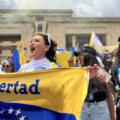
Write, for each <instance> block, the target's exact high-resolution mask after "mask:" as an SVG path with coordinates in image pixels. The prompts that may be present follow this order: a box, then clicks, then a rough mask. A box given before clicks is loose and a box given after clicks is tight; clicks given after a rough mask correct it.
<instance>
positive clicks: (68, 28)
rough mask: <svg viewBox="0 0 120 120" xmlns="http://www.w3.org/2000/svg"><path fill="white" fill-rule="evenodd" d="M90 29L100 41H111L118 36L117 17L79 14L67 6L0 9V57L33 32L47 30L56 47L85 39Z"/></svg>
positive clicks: (89, 33) (73, 44) (9, 53)
mask: <svg viewBox="0 0 120 120" xmlns="http://www.w3.org/2000/svg"><path fill="white" fill-rule="evenodd" d="M92 31H94V32H95V33H96V34H97V36H98V37H99V39H100V40H101V41H102V43H103V44H104V45H115V44H117V39H118V37H119V36H120V18H90V17H89V18H87V17H85V18H81V17H75V16H73V12H72V11H71V10H3V9H2V10H0V59H1V60H2V59H4V58H6V57H10V56H11V55H12V53H13V51H14V50H15V49H16V47H17V45H18V42H19V41H20V40H23V43H24V47H25V48H24V49H25V54H26V57H28V56H27V55H28V54H27V52H28V43H29V41H30V40H31V39H32V37H33V35H34V34H35V33H37V32H43V33H49V34H50V35H51V37H52V38H53V39H55V40H56V41H57V42H58V47H59V48H64V49H67V50H70V48H71V47H72V46H76V44H77V43H79V46H82V45H83V44H85V43H89V39H90V35H91V32H92Z"/></svg>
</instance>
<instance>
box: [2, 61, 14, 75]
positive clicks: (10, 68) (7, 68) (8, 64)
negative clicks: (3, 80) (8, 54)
mask: <svg viewBox="0 0 120 120" xmlns="http://www.w3.org/2000/svg"><path fill="white" fill-rule="evenodd" d="M1 65H2V71H3V72H4V73H11V72H14V65H13V62H12V60H10V59H9V60H4V61H3V62H2V63H1Z"/></svg>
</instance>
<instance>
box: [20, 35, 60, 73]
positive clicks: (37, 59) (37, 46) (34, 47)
mask: <svg viewBox="0 0 120 120" xmlns="http://www.w3.org/2000/svg"><path fill="white" fill-rule="evenodd" d="M29 51H30V58H31V62H29V63H27V64H24V65H22V66H21V67H20V70H19V71H20V72H25V71H35V70H45V69H50V68H58V67H59V66H58V65H57V64H56V63H55V49H54V44H53V42H52V40H51V38H50V36H49V35H45V34H42V33H39V34H36V35H35V36H34V37H33V38H32V40H31V41H30V43H29Z"/></svg>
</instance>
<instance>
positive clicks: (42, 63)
mask: <svg viewBox="0 0 120 120" xmlns="http://www.w3.org/2000/svg"><path fill="white" fill-rule="evenodd" d="M50 68H53V66H52V64H51V62H50V61H49V60H48V59H47V58H42V59H39V60H32V61H31V62H29V63H27V64H24V65H22V66H21V67H20V70H19V72H28V71H35V70H46V69H50Z"/></svg>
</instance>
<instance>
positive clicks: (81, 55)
mask: <svg viewBox="0 0 120 120" xmlns="http://www.w3.org/2000/svg"><path fill="white" fill-rule="evenodd" d="M119 40H120V39H119ZM56 50H57V43H56V42H55V41H54V40H52V39H51V38H50V36H49V35H46V34H42V33H39V34H36V35H35V36H34V37H33V38H32V40H31V41H30V43H29V51H30V59H31V61H30V62H28V63H26V64H24V65H22V66H21V67H20V69H19V71H18V72H26V71H35V70H46V69H51V68H61V67H62V66H60V65H59V64H58V63H57V62H56V59H55V55H56ZM74 56H75V57H76V63H74V58H73V56H72V57H70V59H69V60H68V64H69V66H70V67H85V69H88V70H89V71H90V78H89V79H90V80H89V87H88V94H87V97H86V99H85V102H84V106H83V109H82V112H81V116H80V119H81V120H116V119H117V120H120V97H119V93H120V87H119V86H120V80H119V77H118V69H119V67H120V44H119V47H118V48H117V49H115V50H114V51H113V52H112V53H110V52H109V51H108V50H107V49H105V50H104V51H103V53H98V52H97V51H96V50H95V49H94V48H93V47H90V46H89V45H85V46H83V47H81V48H79V49H77V50H75V51H74ZM101 71H102V72H101ZM0 72H1V73H11V72H15V71H14V64H13V61H12V60H11V59H7V60H4V61H2V63H1V71H0ZM103 73H107V74H103ZM107 75H111V78H110V79H109V81H106V79H107V78H106V77H107Z"/></svg>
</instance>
